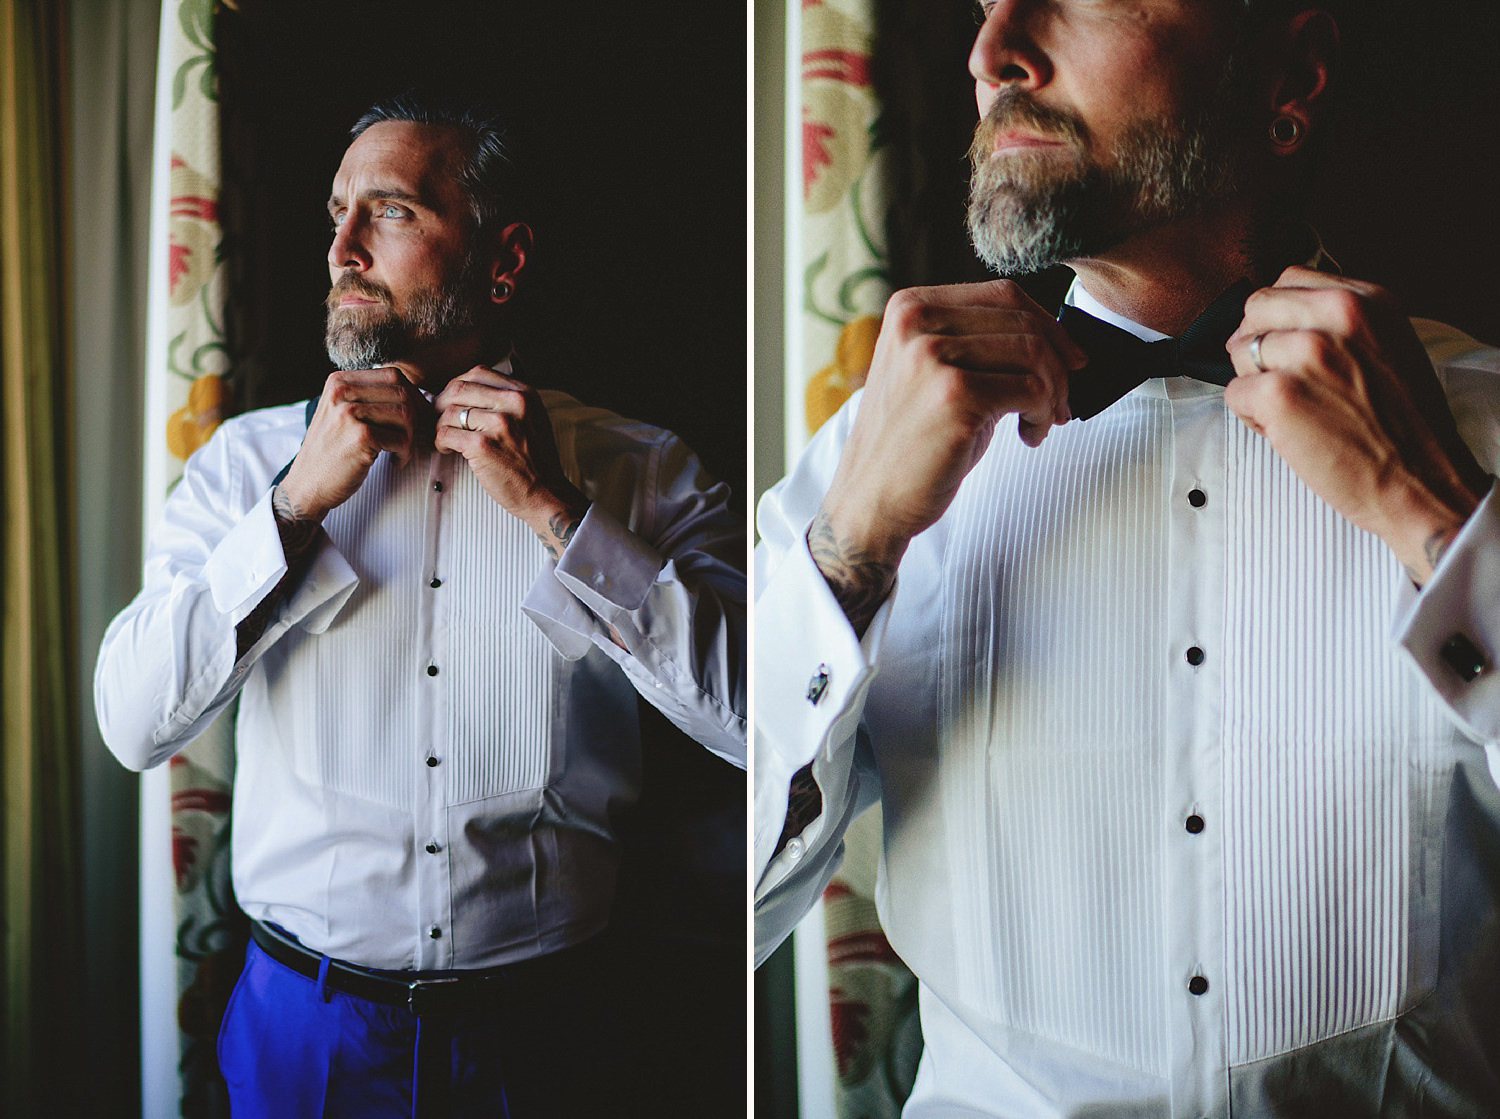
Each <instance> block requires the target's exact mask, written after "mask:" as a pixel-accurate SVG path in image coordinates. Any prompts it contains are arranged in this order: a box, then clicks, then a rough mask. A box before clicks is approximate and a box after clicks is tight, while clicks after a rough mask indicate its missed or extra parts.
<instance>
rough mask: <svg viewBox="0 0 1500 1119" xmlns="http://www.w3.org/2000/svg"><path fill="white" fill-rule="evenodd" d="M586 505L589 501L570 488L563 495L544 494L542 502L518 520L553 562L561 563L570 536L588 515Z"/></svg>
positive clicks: (587, 506) (556, 493)
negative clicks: (525, 526)
mask: <svg viewBox="0 0 1500 1119" xmlns="http://www.w3.org/2000/svg"><path fill="white" fill-rule="evenodd" d="M569 491H571V492H569ZM589 505H590V502H589V500H588V498H586V497H584V496H583V494H582V493H580V492H579V491H578V490H577V489H576V488H574V487H573V486H572V485H569V486H568V487H567V490H565V491H562V492H557V491H553V490H549V491H547V493H546V495H545V496H544V497H543V498H541V499H540V500H537V501H535V502H533V503H532V505H531V507H530V509H529V510H528V511H527V513H526V514H525V515H524V516H523V517H522V518H521V519H522V520H524V521H525V522H526V523H527V524H528V525H529V526H530V527H531V531H532V532H534V533H536V535H537V539H538V540H540V541H541V542H542V545H543V546H544V547H545V548H546V549H547V551H548V552H549V553H550V554H551V555H552V558H553V559H561V558H562V554H563V551H564V550H565V549H566V548H567V546H568V544H569V543H570V542H571V541H572V539H573V534H574V533H576V532H577V531H578V526H579V525H580V524H582V523H583V518H584V516H585V514H587V513H588V511H589Z"/></svg>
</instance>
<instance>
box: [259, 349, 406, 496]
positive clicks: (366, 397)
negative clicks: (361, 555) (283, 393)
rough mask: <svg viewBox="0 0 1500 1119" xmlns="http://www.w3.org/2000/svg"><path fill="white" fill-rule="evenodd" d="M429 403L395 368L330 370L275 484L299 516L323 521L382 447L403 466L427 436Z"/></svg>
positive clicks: (349, 492)
mask: <svg viewBox="0 0 1500 1119" xmlns="http://www.w3.org/2000/svg"><path fill="white" fill-rule="evenodd" d="M431 424H432V407H431V405H429V404H428V403H427V401H426V399H424V398H423V396H422V394H421V393H420V392H418V391H417V390H416V388H415V387H414V386H413V385H412V383H411V381H409V380H408V379H407V378H406V377H405V376H404V375H402V373H401V372H400V370H399V369H396V368H394V367H391V368H383V369H356V370H353V371H348V372H335V373H330V374H329V376H328V380H327V381H326V382H325V383H324V385H323V395H322V397H321V398H320V399H319V400H318V408H317V411H316V412H314V413H313V418H312V420H311V422H310V423H309V424H308V425H307V434H306V435H305V436H304V437H303V439H302V448H301V449H300V450H299V451H298V452H297V457H296V458H295V459H294V460H293V461H292V466H291V469H290V470H288V471H287V476H286V478H284V479H283V480H282V482H281V485H280V487H279V489H280V492H281V495H282V497H283V499H284V501H285V503H286V504H287V505H288V506H289V507H290V508H293V509H295V510H296V511H297V515H298V517H299V519H304V520H305V519H314V520H317V521H320V522H321V521H322V519H323V518H324V517H325V516H327V514H328V512H329V510H331V509H334V508H337V507H338V506H340V505H342V504H343V503H344V502H345V501H348V500H349V498H350V497H352V496H353V495H354V491H356V490H357V489H359V487H360V484H361V483H362V482H363V481H364V480H365V475H367V474H369V472H370V467H371V466H373V465H374V463H375V458H376V456H377V455H379V454H380V452H381V451H390V452H391V453H392V454H393V455H395V456H396V458H397V460H398V461H399V462H400V463H401V465H402V466H405V465H406V464H407V462H409V461H410V460H411V455H412V451H413V450H415V449H416V448H417V447H418V446H419V444H420V443H421V442H425V441H426V440H427V439H430V438H431V435H430V431H431Z"/></svg>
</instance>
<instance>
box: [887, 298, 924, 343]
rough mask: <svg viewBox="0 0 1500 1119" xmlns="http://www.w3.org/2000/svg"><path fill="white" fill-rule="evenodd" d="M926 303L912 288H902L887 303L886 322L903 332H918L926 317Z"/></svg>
mask: <svg viewBox="0 0 1500 1119" xmlns="http://www.w3.org/2000/svg"><path fill="white" fill-rule="evenodd" d="M925 308H926V304H925V303H923V301H922V298H921V296H920V295H919V294H918V292H917V291H915V290H914V289H912V288H902V289H901V290H900V291H898V292H896V293H895V294H894V295H892V296H891V298H890V300H889V301H887V303H886V305H885V322H886V323H887V324H889V325H890V326H891V327H892V328H893V329H895V330H896V331H897V332H898V333H901V334H913V333H916V332H917V331H918V330H919V329H920V327H921V323H922V321H923V318H924V311H925Z"/></svg>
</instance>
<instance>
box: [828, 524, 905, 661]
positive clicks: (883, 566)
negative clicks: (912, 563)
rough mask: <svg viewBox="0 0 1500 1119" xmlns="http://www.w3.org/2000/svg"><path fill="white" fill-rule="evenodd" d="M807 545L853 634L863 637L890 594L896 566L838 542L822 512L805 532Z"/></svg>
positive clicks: (840, 541)
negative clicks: (852, 628) (851, 627)
mask: <svg viewBox="0 0 1500 1119" xmlns="http://www.w3.org/2000/svg"><path fill="white" fill-rule="evenodd" d="M807 546H808V549H809V550H810V551H811V552H812V558H813V562H814V563H816V564H817V565H818V570H819V571H821V572H822V573H823V579H824V580H825V581H826V582H827V583H828V588H829V590H831V591H833V597H834V598H835V599H837V600H838V604H839V607H840V609H842V610H843V611H844V616H845V617H846V618H848V619H849V624H850V625H852V626H853V627H854V632H855V633H858V634H863V633H864V632H865V629H866V628H867V627H868V626H869V624H870V619H872V618H873V617H875V611H877V610H879V609H880V604H881V603H882V602H884V601H885V599H886V596H887V595H888V594H890V593H891V586H892V584H894V583H895V581H896V565H895V564H894V563H887V562H884V561H881V560H876V559H874V558H872V557H870V556H869V555H867V554H866V553H864V552H862V551H860V550H859V549H858V548H856V547H854V546H853V545H852V544H851V543H850V542H849V541H847V540H839V538H838V537H837V535H836V534H835V533H834V531H833V526H832V525H831V524H830V523H829V520H828V514H827V513H825V512H823V511H822V510H819V511H818V515H817V516H816V517H815V518H814V519H813V523H812V525H811V527H809V528H808V530H807Z"/></svg>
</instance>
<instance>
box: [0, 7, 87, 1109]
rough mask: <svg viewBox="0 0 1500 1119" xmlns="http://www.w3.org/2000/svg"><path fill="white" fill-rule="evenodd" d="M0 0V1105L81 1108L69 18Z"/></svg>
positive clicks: (82, 1008)
mask: <svg viewBox="0 0 1500 1119" xmlns="http://www.w3.org/2000/svg"><path fill="white" fill-rule="evenodd" d="M62 13H63V6H62V5H60V4H56V3H53V2H51V0H0V213H3V215H4V219H3V220H0V490H3V501H4V531H3V549H4V555H5V564H4V583H3V585H0V624H3V627H4V638H3V642H0V720H3V739H0V751H3V767H0V781H3V793H4V805H5V807H4V817H3V839H0V843H3V856H4V859H3V864H0V865H3V867H4V870H3V873H4V876H5V917H4V923H3V926H0V936H3V938H4V949H5V950H4V956H3V961H4V962H3V965H0V966H3V969H4V973H3V976H0V989H3V991H4V999H5V1018H4V1027H3V1032H4V1037H3V1052H4V1060H5V1070H4V1073H3V1076H0V1085H3V1086H0V1100H3V1105H0V1110H3V1111H4V1112H5V1114H8V1115H16V1116H21V1115H62V1114H78V1113H79V1112H77V1111H76V1106H77V1102H78V1101H77V1099H76V1096H77V1094H78V1088H77V1086H78V1084H79V1083H80V1080H81V1078H80V1077H79V1076H78V1072H77V1069H78V1063H77V1062H78V1058H79V1054H78V1053H77V1051H76V1038H77V1037H78V1036H80V1033H81V1031H80V1028H79V1025H80V1022H81V1020H82V1015H83V1014H84V1013H85V1012H86V1008H85V1006H84V999H83V991H82V986H83V984H82V974H83V972H82V965H83V960H82V951H81V949H82V928H81V912H82V907H81V903H80V898H79V895H78V888H79V886H78V884H79V880H80V876H79V872H78V838H77V837H78V831H79V819H78V764H79V758H78V736H77V734H76V731H75V724H74V719H75V716H74V712H75V710H76V704H75V703H74V701H73V697H74V694H75V693H74V688H75V687H76V686H77V682H76V681H73V680H70V679H69V677H68V669H67V666H68V665H69V663H71V661H70V650H69V648H68V640H69V638H68V635H69V634H70V633H71V632H72V627H71V625H70V624H69V622H70V618H69V603H68V587H69V560H68V557H69V551H70V550H69V548H68V544H67V541H66V539H65V532H66V530H65V528H64V525H65V524H66V520H65V510H64V508H63V501H64V495H65V494H66V493H67V481H68V474H67V469H68V468H67V463H68V461H69V459H68V455H67V443H66V437H65V434H64V433H65V424H66V420H67V416H68V415H69V405H70V401H69V400H68V368H69V353H68V337H69V334H68V323H67V312H66V301H65V298H64V292H65V291H66V283H67V275H66V271H65V265H64V261H65V260H66V259H67V253H66V249H67V244H66V234H65V231H64V225H63V214H64V212H65V205H66V194H65V192H64V188H63V184H64V183H65V181H66V168H65V166H64V162H63V161H64V158H65V157H64V152H65V151H66V147H65V144H64V137H63V134H62V121H63V117H64V108H65V106H64V101H63V92H62V91H63V88H64V81H65V77H66V75H65V72H64V64H63V60H64V58H65V57H66V52H65V43H66V28H65V26H64V22H63V14H62Z"/></svg>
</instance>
